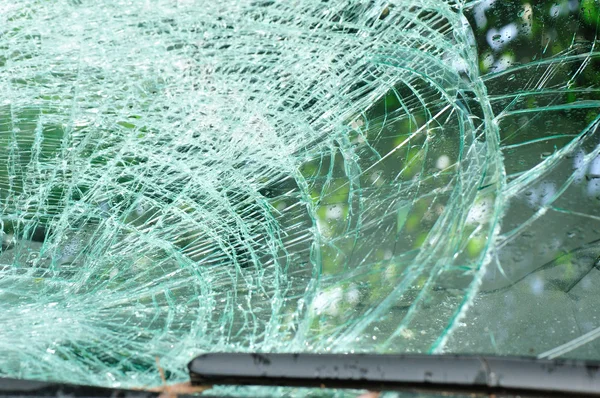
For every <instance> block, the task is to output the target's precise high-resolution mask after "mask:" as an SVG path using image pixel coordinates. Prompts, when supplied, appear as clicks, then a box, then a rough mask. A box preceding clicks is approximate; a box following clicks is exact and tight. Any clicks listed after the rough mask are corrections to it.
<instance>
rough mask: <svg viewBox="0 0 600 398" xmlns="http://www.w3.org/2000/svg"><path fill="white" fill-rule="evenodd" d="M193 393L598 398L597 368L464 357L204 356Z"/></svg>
mask: <svg viewBox="0 0 600 398" xmlns="http://www.w3.org/2000/svg"><path fill="white" fill-rule="evenodd" d="M188 368H189V371H190V378H191V381H192V384H193V385H206V384H212V385H214V384H236V385H278V386H297V387H300V386H301V387H327V388H358V389H371V390H404V391H421V392H453V393H463V392H464V393H481V394H509V395H520V396H523V395H524V396H540V394H543V396H574V395H585V396H600V362H592V361H581V360H564V359H558V360H545V359H536V358H520V357H495V356H471V355H378V354H347V355H346V354H251V353H215V354H204V355H200V356H199V357H197V358H195V359H194V360H192V361H191V362H190V363H189V364H188Z"/></svg>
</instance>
